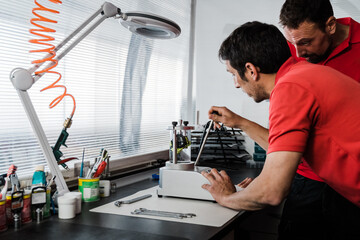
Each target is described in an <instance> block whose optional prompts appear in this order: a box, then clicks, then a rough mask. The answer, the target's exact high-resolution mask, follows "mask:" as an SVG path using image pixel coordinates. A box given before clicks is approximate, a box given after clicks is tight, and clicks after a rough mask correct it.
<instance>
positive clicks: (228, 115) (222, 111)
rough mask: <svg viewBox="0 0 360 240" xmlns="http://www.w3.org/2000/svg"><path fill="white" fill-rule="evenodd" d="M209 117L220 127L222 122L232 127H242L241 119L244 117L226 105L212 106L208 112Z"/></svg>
mask: <svg viewBox="0 0 360 240" xmlns="http://www.w3.org/2000/svg"><path fill="white" fill-rule="evenodd" d="M208 115H209V119H212V120H214V123H215V127H216V128H220V124H219V123H220V122H221V123H223V124H225V126H227V127H231V128H241V124H240V123H241V121H242V120H243V119H244V118H242V117H240V116H239V115H237V114H235V113H233V112H232V111H230V110H229V109H227V108H226V107H216V106H212V107H211V108H210V110H209V112H208Z"/></svg>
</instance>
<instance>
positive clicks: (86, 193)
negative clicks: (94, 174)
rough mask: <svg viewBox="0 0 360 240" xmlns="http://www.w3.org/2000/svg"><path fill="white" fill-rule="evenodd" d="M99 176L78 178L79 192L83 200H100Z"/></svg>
mask: <svg viewBox="0 0 360 240" xmlns="http://www.w3.org/2000/svg"><path fill="white" fill-rule="evenodd" d="M99 179H100V178H79V192H81V200H82V201H83V202H95V201H98V200H100V193H99Z"/></svg>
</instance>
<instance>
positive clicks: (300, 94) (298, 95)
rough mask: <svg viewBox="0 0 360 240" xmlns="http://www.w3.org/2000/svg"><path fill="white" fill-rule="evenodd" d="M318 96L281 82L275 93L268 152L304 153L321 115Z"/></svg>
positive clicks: (270, 118) (271, 105) (270, 120)
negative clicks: (311, 130)
mask: <svg viewBox="0 0 360 240" xmlns="http://www.w3.org/2000/svg"><path fill="white" fill-rule="evenodd" d="M318 114H319V108H318V103H317V102H316V98H315V97H314V95H313V94H312V93H311V92H310V91H309V90H307V89H305V88H303V87H302V86H299V85H297V84H296V83H288V82H283V83H278V84H277V85H276V87H275V88H274V90H273V92H272V93H271V99H270V114H269V126H270V127H269V148H268V153H271V152H277V151H292V152H304V151H305V148H306V144H307V140H308V137H309V132H310V129H311V128H312V127H313V126H314V124H315V122H316V119H317V118H318Z"/></svg>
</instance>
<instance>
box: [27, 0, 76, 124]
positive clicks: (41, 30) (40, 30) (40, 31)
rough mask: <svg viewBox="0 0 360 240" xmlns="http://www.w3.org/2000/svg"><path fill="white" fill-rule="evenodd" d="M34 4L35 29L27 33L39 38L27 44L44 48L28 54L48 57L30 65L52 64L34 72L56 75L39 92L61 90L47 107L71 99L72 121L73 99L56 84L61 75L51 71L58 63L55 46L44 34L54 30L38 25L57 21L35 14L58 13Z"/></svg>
mask: <svg viewBox="0 0 360 240" xmlns="http://www.w3.org/2000/svg"><path fill="white" fill-rule="evenodd" d="M48 1H50V2H52V3H55V4H61V3H62V2H61V1H60V0H48ZM34 2H35V4H36V5H37V6H38V7H34V8H33V10H32V13H33V14H34V16H36V17H34V18H31V20H30V22H31V24H32V25H34V26H35V27H37V28H33V29H30V30H29V32H30V33H31V34H33V35H35V36H37V37H39V38H38V39H30V40H29V42H30V43H34V44H40V45H43V46H46V47H47V48H46V47H45V48H43V49H39V50H30V51H29V52H30V53H39V52H41V53H48V55H49V57H45V58H43V59H38V60H34V61H32V62H31V63H33V64H36V63H44V62H52V63H53V64H51V65H50V66H49V67H47V68H45V69H42V70H40V71H36V72H35V74H41V73H53V74H56V75H58V79H57V80H56V81H55V82H53V83H52V84H50V85H49V86H47V87H45V88H43V89H41V90H40V92H42V91H45V90H48V89H52V88H63V89H64V92H63V94H61V95H60V96H58V97H56V98H55V99H54V100H53V101H52V102H51V103H50V104H49V107H50V108H53V107H55V106H56V105H57V104H59V103H60V102H61V101H62V100H63V99H64V97H66V96H67V97H71V99H72V100H73V102H74V107H73V110H72V112H71V114H70V119H72V117H73V116H74V113H75V109H76V102H75V98H74V97H73V96H72V95H71V94H69V93H67V89H66V87H65V86H64V85H60V84H58V82H59V81H60V80H61V77H62V76H61V74H60V73H59V72H57V71H53V70H52V69H53V68H55V67H56V66H57V65H58V61H57V60H56V59H55V57H56V52H55V51H54V49H55V46H54V45H53V44H51V43H49V42H50V41H53V40H55V38H54V37H51V36H49V35H46V34H45V33H54V32H56V31H55V30H54V29H52V28H48V27H45V26H43V25H41V24H40V23H38V22H44V23H57V21H55V20H52V19H49V18H47V17H44V16H42V15H40V14H39V13H37V12H41V11H42V12H50V13H55V14H58V13H59V11H56V10H54V9H50V8H47V7H44V6H43V5H41V4H40V3H38V1H37V0H34Z"/></svg>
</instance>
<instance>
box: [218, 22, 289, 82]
mask: <svg viewBox="0 0 360 240" xmlns="http://www.w3.org/2000/svg"><path fill="white" fill-rule="evenodd" d="M290 56H291V53H290V50H289V46H288V44H287V42H286V39H285V37H284V36H283V34H282V33H281V32H280V30H279V29H278V28H277V27H275V26H274V25H269V24H266V23H260V22H256V21H254V22H247V23H245V24H243V25H241V26H240V27H238V28H237V29H235V30H234V31H233V32H232V33H231V34H230V36H228V37H227V38H226V39H225V41H224V42H223V43H222V44H221V47H220V49H219V58H220V59H222V60H228V61H229V62H230V65H231V66H232V67H233V68H234V69H236V70H237V72H238V73H239V75H240V77H241V78H242V79H243V78H244V73H245V64H246V63H247V62H251V63H252V64H254V65H255V66H256V67H259V68H260V72H262V73H276V72H277V71H278V70H279V68H280V67H281V65H282V64H283V63H284V62H285V61H286V60H287V59H288V58H289V57H290Z"/></svg>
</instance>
